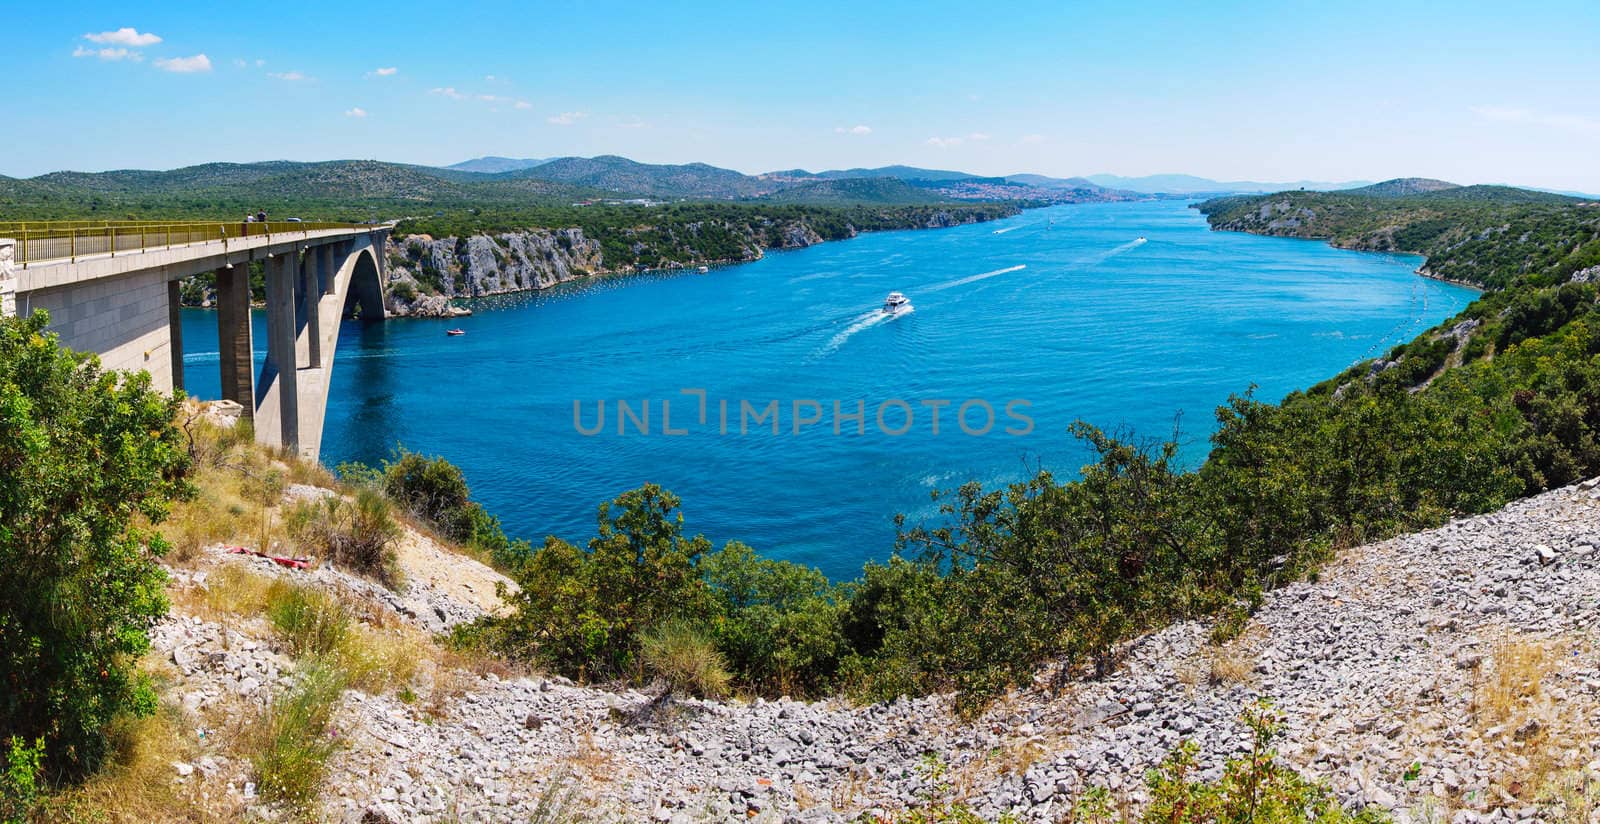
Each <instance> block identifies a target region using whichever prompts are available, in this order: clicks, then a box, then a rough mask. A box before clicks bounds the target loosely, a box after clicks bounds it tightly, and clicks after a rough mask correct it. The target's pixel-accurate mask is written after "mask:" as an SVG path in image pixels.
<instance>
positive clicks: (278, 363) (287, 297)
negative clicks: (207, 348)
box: [256, 251, 300, 452]
mask: <svg viewBox="0 0 1600 824" xmlns="http://www.w3.org/2000/svg"><path fill="white" fill-rule="evenodd" d="M299 264H300V253H299V252H298V251H289V252H282V253H279V254H277V255H275V256H273V257H271V258H269V259H268V260H267V362H266V365H265V366H264V367H263V368H262V370H261V373H262V386H261V387H258V391H262V390H263V389H264V388H265V387H266V386H267V385H268V382H269V381H270V382H272V383H273V384H274V386H273V388H274V390H275V394H276V395H277V396H278V408H277V410H276V412H277V415H276V418H277V420H276V421H273V420H272V416H270V415H267V414H264V412H265V410H259V409H258V414H257V417H256V420H257V422H258V427H259V425H260V424H262V423H265V424H266V431H262V429H261V428H258V429H257V430H256V437H257V438H258V439H260V440H262V442H264V443H266V444H267V445H269V446H277V447H282V448H283V449H285V450H288V451H291V452H298V451H299V450H300V391H299V386H298V384H297V381H296V379H297V378H298V377H299V371H300V370H299V368H298V364H297V358H296V353H295V349H296V345H295V343H296V337H297V335H296V334H295V331H296V330H295V326H296V322H295V321H296V318H295V291H296V290H295V282H296V281H297V280H299V278H298V277H297V275H298V274H299V272H298V269H299V268H300V266H299ZM260 400H262V401H265V400H266V397H265V396H263V397H261V398H260ZM274 424H276V425H275V426H274Z"/></svg>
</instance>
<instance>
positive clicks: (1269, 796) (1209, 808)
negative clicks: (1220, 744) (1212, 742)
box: [1088, 701, 1389, 824]
mask: <svg viewBox="0 0 1600 824" xmlns="http://www.w3.org/2000/svg"><path fill="white" fill-rule="evenodd" d="M1242 720H1243V721H1244V723H1245V724H1246V725H1247V726H1248V727H1249V728H1250V730H1251V732H1252V734H1253V736H1252V747H1251V750H1250V752H1249V753H1248V754H1246V755H1244V756H1241V757H1238V758H1233V759H1229V760H1228V762H1227V764H1226V766H1225V767H1224V769H1223V775H1222V778H1221V779H1219V780H1217V781H1214V782H1203V781H1196V780H1194V779H1193V778H1191V777H1190V776H1191V775H1192V774H1193V772H1194V769H1195V752H1196V748H1195V745H1194V744H1193V742H1185V743H1184V744H1182V745H1180V746H1179V747H1178V749H1177V750H1175V751H1174V752H1173V753H1172V754H1171V755H1169V756H1168V757H1167V759H1166V760H1165V761H1163V762H1162V764H1161V766H1160V767H1159V768H1157V769H1155V770H1152V771H1151V773H1150V776H1149V784H1150V793H1151V799H1150V804H1149V806H1148V807H1146V808H1145V811H1144V816H1143V818H1142V820H1143V821H1144V822H1145V824H1294V823H1295V822H1317V823H1318V824H1380V822H1386V821H1388V820H1389V817H1388V815H1387V813H1384V812H1381V811H1377V810H1363V811H1361V812H1358V813H1354V814H1352V813H1349V812H1347V811H1346V810H1345V809H1344V808H1343V807H1341V806H1339V803H1338V801H1337V800H1336V799H1335V798H1334V796H1333V793H1332V792H1331V791H1330V790H1329V789H1328V788H1327V787H1326V786H1325V785H1322V784H1319V783H1316V782H1314V781H1311V780H1309V779H1307V778H1305V777H1304V776H1302V775H1300V774H1299V773H1297V772H1295V771H1294V770H1293V769H1290V768H1289V767H1286V766H1284V765H1282V764H1280V763H1278V761H1277V753H1276V752H1275V751H1274V750H1273V749H1272V741H1273V740H1274V739H1275V738H1276V737H1277V736H1278V730H1279V726H1280V724H1281V721H1280V719H1279V718H1278V717H1277V716H1276V715H1275V714H1274V713H1273V712H1272V709H1271V707H1270V706H1269V705H1268V704H1267V703H1265V702H1264V701H1263V702H1261V703H1258V704H1257V705H1256V706H1255V707H1253V708H1251V709H1250V710H1248V711H1246V712H1245V714H1244V717H1243V719H1242ZM1090 803H1091V804H1092V803H1093V802H1092V801H1091V802H1090ZM1088 818H1089V819H1090V820H1094V817H1093V816H1092V815H1091V816H1088ZM1102 820H1103V819H1102Z"/></svg>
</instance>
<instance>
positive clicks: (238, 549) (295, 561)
mask: <svg viewBox="0 0 1600 824" xmlns="http://www.w3.org/2000/svg"><path fill="white" fill-rule="evenodd" d="M227 549H228V551H229V552H231V553H233V554H234V555H254V556H256V557H257V558H265V559H267V560H269V561H271V562H273V563H275V564H277V565H278V566H282V567H288V568H290V569H310V568H311V559H310V558H280V557H278V556H276V555H268V554H267V553H265V552H257V551H255V550H253V549H246V548H244V547H242V546H230V547H228V548H227Z"/></svg>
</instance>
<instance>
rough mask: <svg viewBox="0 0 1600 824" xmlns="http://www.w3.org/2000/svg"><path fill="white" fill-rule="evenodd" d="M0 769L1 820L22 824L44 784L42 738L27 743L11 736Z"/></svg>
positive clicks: (1, 822)
mask: <svg viewBox="0 0 1600 824" xmlns="http://www.w3.org/2000/svg"><path fill="white" fill-rule="evenodd" d="M0 766H4V768H5V770H4V772H0V824H23V822H26V821H27V820H28V817H29V815H30V814H31V813H32V811H33V808H34V805H35V803H37V801H38V799H39V791H40V790H41V789H42V788H43V786H42V785H43V775H42V773H43V768H44V739H43V738H38V739H35V740H34V741H33V743H31V744H30V743H28V742H26V741H24V740H22V739H21V738H17V737H16V736H12V737H11V739H10V740H9V741H8V742H7V751H6V753H5V764H4V765H0Z"/></svg>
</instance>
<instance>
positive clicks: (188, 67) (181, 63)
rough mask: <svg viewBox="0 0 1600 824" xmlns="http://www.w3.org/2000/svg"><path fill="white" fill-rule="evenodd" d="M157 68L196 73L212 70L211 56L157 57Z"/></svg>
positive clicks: (175, 72) (180, 72) (178, 72)
mask: <svg viewBox="0 0 1600 824" xmlns="http://www.w3.org/2000/svg"><path fill="white" fill-rule="evenodd" d="M156 68H158V69H160V70H162V71H167V72H173V73H174V74H196V73H198V72H208V71H211V58H209V57H206V56H205V55H203V54H197V55H195V56H193V57H157V58H156Z"/></svg>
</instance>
